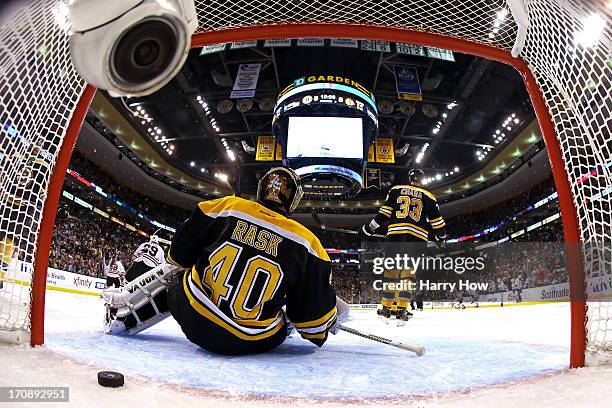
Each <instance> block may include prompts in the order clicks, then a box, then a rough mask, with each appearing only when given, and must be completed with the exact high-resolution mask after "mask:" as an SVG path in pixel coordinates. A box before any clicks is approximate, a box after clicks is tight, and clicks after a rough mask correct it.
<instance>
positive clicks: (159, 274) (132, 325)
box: [102, 265, 183, 334]
mask: <svg viewBox="0 0 612 408" xmlns="http://www.w3.org/2000/svg"><path fill="white" fill-rule="evenodd" d="M182 271H183V269H182V268H177V267H176V266H174V265H160V266H158V267H156V268H153V269H151V270H150V271H149V272H147V273H145V274H144V275H142V276H140V277H138V279H136V280H134V281H133V282H130V283H129V284H128V285H126V286H125V287H124V288H123V289H120V290H117V289H114V290H113V289H112V288H111V289H109V290H106V291H104V293H103V294H102V297H103V298H104V299H105V300H106V302H107V303H106V308H107V315H108V316H109V318H107V325H106V332H107V333H110V334H116V333H117V332H118V331H117V330H116V328H117V326H118V325H117V324H116V323H114V322H115V321H120V322H122V323H123V325H124V326H125V330H126V331H127V333H128V334H136V333H139V332H141V331H143V330H145V329H147V328H149V327H151V326H153V325H155V324H157V323H159V322H160V321H162V320H164V319H165V318H167V317H168V316H170V310H169V308H168V302H167V293H166V288H167V287H168V284H169V283H170V281H171V280H172V279H173V278H174V277H175V276H176V274H177V273H180V272H182ZM119 327H121V325H119Z"/></svg>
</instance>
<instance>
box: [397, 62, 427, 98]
mask: <svg viewBox="0 0 612 408" xmlns="http://www.w3.org/2000/svg"><path fill="white" fill-rule="evenodd" d="M393 72H394V73H395V89H396V90H397V97H398V98H399V99H407V100H411V101H422V100H423V97H422V96H421V85H420V84H419V75H418V72H417V69H416V68H415V67H405V66H401V65H394V66H393Z"/></svg>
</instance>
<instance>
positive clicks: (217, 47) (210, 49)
mask: <svg viewBox="0 0 612 408" xmlns="http://www.w3.org/2000/svg"><path fill="white" fill-rule="evenodd" d="M225 46H226V44H225V43H223V44H211V45H205V46H203V47H202V48H200V56H202V55H206V54H213V53H215V52H220V51H223V50H225Z"/></svg>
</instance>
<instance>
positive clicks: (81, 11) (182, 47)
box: [70, 0, 197, 97]
mask: <svg viewBox="0 0 612 408" xmlns="http://www.w3.org/2000/svg"><path fill="white" fill-rule="evenodd" d="M70 20H71V23H72V31H73V33H72V35H71V37H70V54H71V57H72V61H73V63H74V65H75V67H76V69H77V70H78V72H79V74H80V75H81V76H82V77H83V79H85V80H86V81H87V82H89V83H90V84H92V85H95V86H96V87H98V88H100V89H104V90H107V91H108V93H109V94H110V95H111V96H114V97H119V96H144V95H149V94H151V93H153V92H155V91H156V90H158V89H159V88H161V87H162V86H164V85H165V84H166V83H168V81H170V80H171V79H172V78H173V77H174V75H176V73H177V72H178V71H179V69H180V68H181V67H182V65H183V63H184V62H185V59H186V58H187V54H188V53H189V49H190V46H191V35H192V34H193V33H194V32H195V30H196V28H197V14H196V10H195V5H194V2H193V0H144V1H143V0H121V1H99V0H81V1H78V2H76V3H74V4H73V5H72V6H71V7H70Z"/></svg>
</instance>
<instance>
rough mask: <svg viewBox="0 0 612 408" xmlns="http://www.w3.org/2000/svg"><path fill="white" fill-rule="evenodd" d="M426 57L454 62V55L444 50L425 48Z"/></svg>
mask: <svg viewBox="0 0 612 408" xmlns="http://www.w3.org/2000/svg"><path fill="white" fill-rule="evenodd" d="M427 56H429V58H435V59H439V60H443V61H450V62H455V55H454V54H453V52H452V51H449V50H445V49H444V48H435V47H427Z"/></svg>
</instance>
